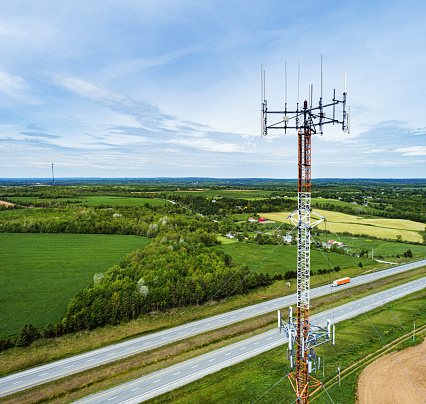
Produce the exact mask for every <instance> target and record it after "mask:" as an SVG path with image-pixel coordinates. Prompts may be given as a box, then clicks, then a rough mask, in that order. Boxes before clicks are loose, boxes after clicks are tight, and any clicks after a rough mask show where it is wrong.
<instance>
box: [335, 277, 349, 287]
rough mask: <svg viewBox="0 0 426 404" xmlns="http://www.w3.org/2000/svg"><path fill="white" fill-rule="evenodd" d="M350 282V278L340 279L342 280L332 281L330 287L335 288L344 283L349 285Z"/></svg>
mask: <svg viewBox="0 0 426 404" xmlns="http://www.w3.org/2000/svg"><path fill="white" fill-rule="evenodd" d="M350 281H351V278H342V279H337V281H334V282H333V283H332V284H331V286H333V287H336V286H339V285H344V284H345V283H349V282H350Z"/></svg>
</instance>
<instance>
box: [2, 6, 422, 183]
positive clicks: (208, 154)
mask: <svg viewBox="0 0 426 404" xmlns="http://www.w3.org/2000/svg"><path fill="white" fill-rule="evenodd" d="M0 4H1V7H2V13H1V15H0V48H1V49H2V52H1V56H0V157H1V158H0V176H1V177H3V178H19V177H43V178H45V177H49V176H50V169H51V164H52V163H53V164H54V166H55V176H56V177H58V178H60V177H74V176H83V177H109V178H111V177H161V176H168V177H185V176H191V177H194V176H200V177H269V178H296V176H297V167H296V160H297V149H296V146H297V137H296V134H295V132H289V133H287V134H282V133H280V132H278V131H276V132H275V133H271V134H270V135H269V136H268V137H266V138H263V139H261V138H260V134H259V132H260V122H259V118H260V66H261V64H263V66H264V68H265V69H266V98H267V100H268V107H269V108H270V109H281V108H282V105H283V103H284V64H285V62H286V63H287V82H288V91H287V93H288V104H289V106H290V107H292V106H293V107H295V104H296V98H297V66H298V63H299V62H300V66H301V67H300V93H301V96H300V99H301V100H302V99H305V98H307V95H308V86H309V84H311V83H312V84H313V85H314V100H318V97H319V89H320V58H321V55H323V77H324V79H323V83H324V100H325V101H328V100H331V98H332V91H333V89H334V88H336V92H337V94H341V93H342V92H343V90H344V71H345V70H346V71H347V82H348V103H349V104H350V105H351V133H350V134H348V133H343V132H341V131H340V130H339V128H337V127H325V130H324V135H323V136H322V137H321V136H315V137H314V140H313V147H312V164H313V167H312V175H313V177H314V178H319V177H338V178H360V177H363V178H419V177H420V178H424V177H426V164H425V163H426V79H425V77H426V75H425V72H426V42H425V38H426V24H425V23H424V21H425V19H426V3H425V2H414V1H405V2H396V1H344V2H342V1H327V2H318V1H298V2H295V1H284V0H281V1H278V0H275V1H263V2H259V1H256V2H255V1H251V0H248V1H233V0H227V1H222V0H210V1H189V0H188V1H187V0H179V1H177V0H174V1H167V0H155V1H153V0H150V1H144V0H137V1H136V0H134V1H130V0H128V1H126V0H122V1H112V0H103V1H100V0H99V1H91V0H85V1H67V2H57V1H53V0H52V1H43V0H38V1H32V0H31V1H19V0H18V1H13V2H6V1H1V3H0Z"/></svg>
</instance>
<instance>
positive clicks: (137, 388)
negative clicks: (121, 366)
mask: <svg viewBox="0 0 426 404" xmlns="http://www.w3.org/2000/svg"><path fill="white" fill-rule="evenodd" d="M139 389H140V387H136V388H135V389H133V390H132V391H136V390H139Z"/></svg>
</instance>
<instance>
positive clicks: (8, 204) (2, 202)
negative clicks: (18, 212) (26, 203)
mask: <svg viewBox="0 0 426 404" xmlns="http://www.w3.org/2000/svg"><path fill="white" fill-rule="evenodd" d="M0 205H6V206H15V204H14V203H10V202H6V201H0Z"/></svg>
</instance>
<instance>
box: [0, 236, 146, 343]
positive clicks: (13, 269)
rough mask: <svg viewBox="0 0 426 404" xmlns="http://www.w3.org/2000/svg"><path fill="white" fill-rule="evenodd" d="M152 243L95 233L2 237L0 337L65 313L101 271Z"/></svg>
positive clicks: (56, 319) (135, 238) (44, 323)
mask: <svg viewBox="0 0 426 404" xmlns="http://www.w3.org/2000/svg"><path fill="white" fill-rule="evenodd" d="M149 242H150V239H147V238H143V237H138V236H117V235H104V234H102V235H99V234H97V235H92V234H28V233H25V234H8V233H1V234H0V285H1V291H2V293H1V295H0V313H1V321H0V337H1V336H8V335H12V334H15V333H16V332H18V331H19V330H20V329H21V328H22V326H23V325H24V324H25V323H27V324H29V323H32V324H33V325H34V326H36V327H43V326H45V325H46V324H47V323H49V322H51V323H56V322H57V321H58V320H59V319H60V317H61V316H62V315H64V314H65V312H66V308H67V305H68V302H69V300H70V299H71V298H72V297H73V296H74V295H75V294H76V293H77V292H78V291H80V290H81V289H83V288H84V287H86V286H87V285H88V283H89V282H90V281H91V280H92V279H93V275H94V274H95V273H97V272H104V271H106V270H107V269H108V268H110V267H111V266H113V265H115V264H119V263H120V262H121V261H122V260H123V259H124V258H125V256H126V254H128V253H130V252H132V251H134V250H136V249H138V248H139V247H143V246H145V245H147V244H148V243H149Z"/></svg>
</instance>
